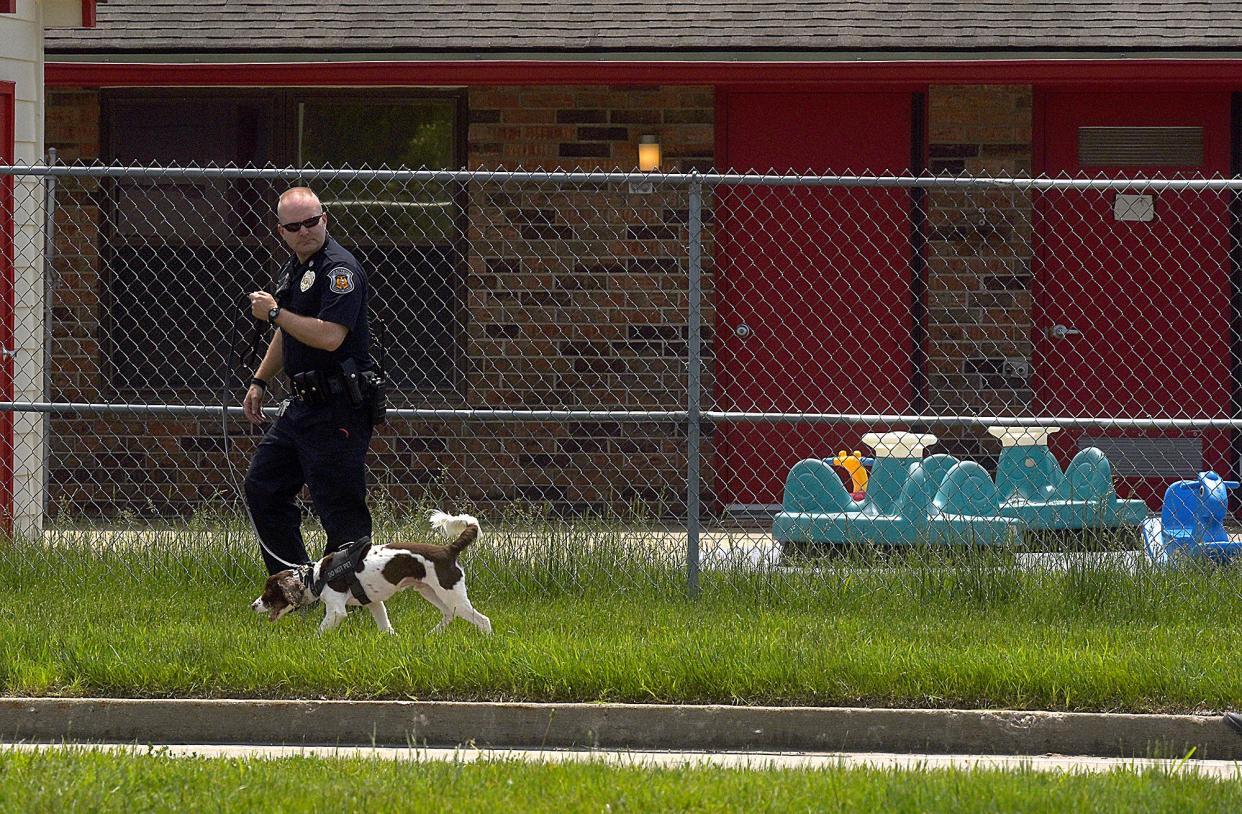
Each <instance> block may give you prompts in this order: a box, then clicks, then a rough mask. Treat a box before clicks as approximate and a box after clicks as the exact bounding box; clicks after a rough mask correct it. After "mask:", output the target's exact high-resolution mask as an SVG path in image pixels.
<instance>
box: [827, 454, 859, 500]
mask: <svg viewBox="0 0 1242 814" xmlns="http://www.w3.org/2000/svg"><path fill="white" fill-rule="evenodd" d="M832 465H833V466H839V467H841V468H842V469H844V470H845V471H846V472H848V473H849V475H850V481H851V483H853V487H852V488H851V489H850V491H851V492H853V495H852V496H853V498H854V499H855V500H862V499H863V496H864V495H866V494H867V468H866V467H865V466H863V456H862V453H861V452H859V451H858V450H854V453H853V454H852V455H847V454H846V452H845V450H841V451H840V452H838V453H837V457H835V458H833V459H832Z"/></svg>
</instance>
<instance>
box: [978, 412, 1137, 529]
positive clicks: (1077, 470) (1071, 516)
mask: <svg viewBox="0 0 1242 814" xmlns="http://www.w3.org/2000/svg"><path fill="white" fill-rule="evenodd" d="M1058 429H1059V428H1058V427H989V428H988V432H989V433H991V434H992V435H994V436H996V437H997V438H999V439H1000V441H1001V445H1002V449H1001V455H1000V461H999V462H998V463H997V466H996V489H997V491H998V492H999V493H1000V500H1001V502H1000V513H1001V514H1002V515H1004V516H1005V517H1011V518H1013V519H1015V520H1021V521H1022V522H1023V523H1024V524H1025V525H1026V527H1027V528H1029V529H1031V530H1033V531H1039V530H1070V529H1102V528H1121V527H1137V526H1138V525H1139V524H1141V523H1142V522H1143V520H1144V519H1145V518H1146V517H1147V504H1146V503H1144V502H1143V501H1141V500H1121V499H1120V498H1118V497H1117V494H1116V492H1115V491H1114V490H1113V468H1112V465H1111V464H1110V463H1109V462H1108V458H1107V457H1105V455H1104V453H1103V452H1101V451H1100V450H1098V449H1096V448H1095V447H1088V448H1087V449H1084V450H1081V451H1080V452H1079V453H1078V454H1077V455H1075V456H1074V459H1073V460H1072V461H1070V464H1069V466H1068V467H1066V469H1065V471H1064V472H1062V471H1061V465H1060V464H1059V463H1057V459H1056V457H1055V456H1054V455H1053V454H1052V450H1050V449H1049V448H1048V436H1049V435H1051V434H1052V433H1054V432H1057V430H1058Z"/></svg>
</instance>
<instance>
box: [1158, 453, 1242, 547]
mask: <svg viewBox="0 0 1242 814" xmlns="http://www.w3.org/2000/svg"><path fill="white" fill-rule="evenodd" d="M1237 488H1238V482H1237V481H1227V480H1224V479H1223V478H1221V476H1220V475H1218V474H1216V473H1215V472H1212V471H1210V470H1209V471H1207V472H1200V473H1199V476H1198V477H1197V478H1196V479H1194V480H1179V481H1177V482H1176V483H1173V484H1170V486H1169V488H1168V489H1166V490H1165V492H1164V505H1163V506H1162V507H1161V511H1160V517H1159V519H1156V518H1152V519H1151V520H1148V521H1147V522H1146V523H1144V524H1143V542H1144V547H1145V548H1146V550H1147V556H1148V557H1150V558H1151V559H1152V561H1153V562H1156V563H1160V564H1168V563H1170V562H1171V561H1173V560H1174V558H1176V557H1179V556H1186V557H1205V558H1207V559H1209V560H1211V561H1213V562H1217V563H1222V564H1223V563H1227V562H1229V561H1231V560H1232V559H1234V558H1235V557H1237V556H1238V555H1239V554H1242V541H1237V540H1232V539H1230V537H1229V533H1228V532H1227V531H1226V530H1225V515H1226V513H1227V512H1228V510H1229V490H1230V489H1237Z"/></svg>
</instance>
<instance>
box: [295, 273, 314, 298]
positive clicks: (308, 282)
mask: <svg viewBox="0 0 1242 814" xmlns="http://www.w3.org/2000/svg"><path fill="white" fill-rule="evenodd" d="M314 284H315V272H314V270H312V269H307V270H306V273H305V274H303V275H302V281H301V282H299V283H298V288H300V289H301V290H302V293H303V294H305V293H306V292H307V291H310V287H311V286H313V285H314Z"/></svg>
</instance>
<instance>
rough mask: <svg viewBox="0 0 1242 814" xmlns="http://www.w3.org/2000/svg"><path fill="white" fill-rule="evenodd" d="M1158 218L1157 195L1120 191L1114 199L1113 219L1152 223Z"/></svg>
mask: <svg viewBox="0 0 1242 814" xmlns="http://www.w3.org/2000/svg"><path fill="white" fill-rule="evenodd" d="M1155 219H1156V196H1154V195H1130V194H1127V193H1125V192H1118V193H1117V197H1116V198H1114V199H1113V220H1132V221H1138V222H1139V223H1151V222H1152V221H1153V220H1155Z"/></svg>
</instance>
